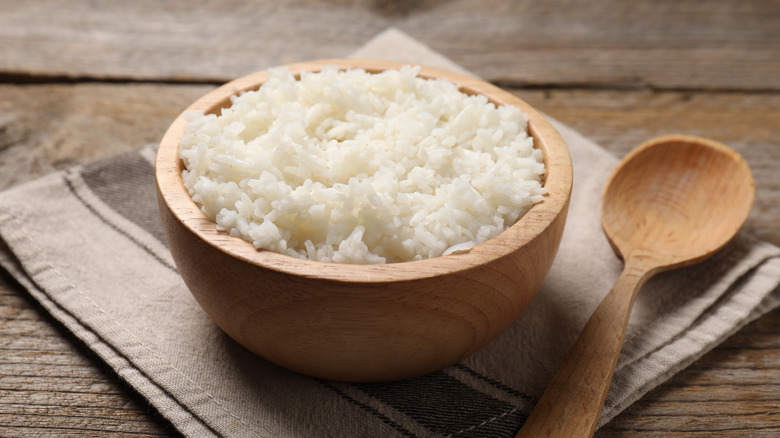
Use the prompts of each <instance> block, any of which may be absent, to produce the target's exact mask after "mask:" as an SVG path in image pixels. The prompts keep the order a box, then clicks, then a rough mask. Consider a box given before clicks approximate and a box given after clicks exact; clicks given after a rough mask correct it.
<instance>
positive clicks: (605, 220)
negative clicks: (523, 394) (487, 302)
mask: <svg viewBox="0 0 780 438" xmlns="http://www.w3.org/2000/svg"><path fill="white" fill-rule="evenodd" d="M754 193H755V188H754V183H753V177H752V175H751V173H750V169H749V168H748V165H747V163H745V160H744V159H742V157H741V156H740V155H739V154H738V153H736V152H734V151H733V150H731V149H729V148H728V147H727V146H725V145H722V144H720V143H717V142H714V141H711V140H707V139H703V138H697V137H690V136H682V135H674V136H665V137H660V138H657V139H654V140H651V141H649V142H647V143H645V144H643V145H641V146H639V147H638V148H636V149H635V150H634V151H632V152H631V153H630V154H628V155H627V156H626V157H625V158H624V159H623V160H622V161H621V162H620V164H619V165H618V166H617V167H616V168H615V170H614V171H613V172H612V174H611V175H610V177H609V179H608V180H607V184H606V187H605V190H604V193H603V195H602V209H601V218H602V227H603V228H604V233H605V234H606V236H607V239H608V240H609V242H610V245H612V248H613V250H614V251H615V254H617V256H618V257H620V258H621V260H623V263H624V265H625V267H624V269H623V272H622V273H621V275H620V277H619V278H618V279H617V282H616V283H615V286H614V287H613V288H612V290H611V291H610V292H609V293H608V294H607V295H606V297H605V298H604V300H603V301H602V302H601V304H599V306H598V308H596V310H595V312H593V315H592V316H591V317H590V319H589V320H588V322H587V324H585V327H584V328H583V330H582V333H580V335H579V337H578V338H577V340H576V342H575V343H574V346H573V347H572V349H571V351H569V355H568V356H567V357H566V359H565V360H564V362H563V364H562V365H561V367H560V368H559V369H558V372H557V373H556V374H555V376H554V377H553V379H552V381H551V382H550V385H549V386H548V387H547V390H546V391H545V392H544V394H542V397H541V398H540V399H539V402H538V403H537V404H536V407H535V408H534V410H533V412H531V415H530V416H529V417H528V420H526V422H525V424H524V425H523V428H522V429H521V430H520V433H519V434H518V435H517V436H518V437H539V436H544V437H561V438H564V437H575V436H576V437H587V436H593V434H594V432H595V430H596V425H597V424H598V420H599V418H600V416H601V411H602V408H603V406H604V401H605V399H606V397H607V391H608V390H609V385H610V383H611V381H612V375H613V374H614V372H615V366H616V365H617V361H618V358H619V356H620V349H621V347H622V345H623V338H624V336H625V333H626V326H627V325H628V319H629V317H630V315H631V309H632V307H633V304H634V300H635V298H636V295H637V292H638V291H639V289H641V287H642V285H644V284H645V282H646V281H647V280H648V279H649V278H650V277H652V276H653V275H654V274H656V273H658V272H661V271H665V270H669V269H674V268H680V267H683V266H689V265H692V264H695V263H698V262H701V261H703V260H704V259H706V258H707V257H709V256H711V255H712V254H713V253H715V252H716V251H717V250H719V249H720V248H722V247H723V246H724V245H725V244H726V243H728V241H729V240H731V238H732V237H733V236H734V235H735V234H736V233H737V231H739V229H740V228H741V227H742V225H743V224H744V223H745V220H746V219H747V216H748V214H749V213H750V208H751V207H752V205H753V199H754V196H755V194H754Z"/></svg>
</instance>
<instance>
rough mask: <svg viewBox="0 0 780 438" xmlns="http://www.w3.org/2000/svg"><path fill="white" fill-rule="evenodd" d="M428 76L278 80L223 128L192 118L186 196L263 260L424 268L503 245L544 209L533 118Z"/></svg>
mask: <svg viewBox="0 0 780 438" xmlns="http://www.w3.org/2000/svg"><path fill="white" fill-rule="evenodd" d="M418 72H419V69H418V68H412V67H404V68H402V69H401V70H400V71H386V72H384V73H381V74H369V73H366V72H365V71H363V70H348V71H338V70H337V69H336V67H332V68H330V67H329V68H326V69H324V70H323V71H322V72H320V73H307V72H304V73H302V74H301V77H300V80H296V79H295V77H293V75H292V74H291V73H290V72H289V71H288V70H287V69H286V68H277V69H273V70H271V72H270V78H269V79H268V80H267V81H266V82H265V83H264V84H263V85H262V86H261V87H260V89H259V90H257V91H250V92H247V93H243V94H242V95H240V96H238V97H234V98H233V104H232V106H231V107H230V108H226V109H223V110H222V113H221V115H220V116H217V115H214V114H209V115H203V114H191V115H189V118H188V121H189V123H188V124H187V126H186V133H185V135H184V136H183V137H182V140H181V144H180V150H179V154H180V157H181V158H182V160H183V162H184V164H185V166H186V170H184V171H183V172H182V177H183V179H184V185H185V186H186V187H187V189H188V190H189V193H190V195H191V196H192V199H193V200H194V201H195V202H196V203H197V204H198V205H199V206H200V207H201V209H202V210H203V212H204V213H205V214H206V215H207V216H208V217H209V218H211V219H212V220H214V221H215V222H216V223H217V226H218V228H219V229H221V230H224V231H227V232H229V233H230V234H231V235H234V236H240V237H242V238H244V239H246V240H247V241H250V242H252V244H254V246H255V247H256V248H260V249H266V250H269V251H276V252H280V253H283V254H288V255H291V256H295V257H301V258H307V259H312V260H320V261H328V262H337V263H385V262H399V261H409V260H419V259H424V258H430V257H436V256H440V255H442V254H449V253H452V252H456V251H460V250H466V249H468V248H470V247H472V246H474V245H476V244H478V243H481V242H484V241H486V240H488V239H490V238H491V237H494V236H496V235H497V234H499V233H500V232H502V231H503V230H504V229H506V228H507V227H508V226H510V225H512V224H513V223H515V222H516V221H517V219H518V218H519V217H521V216H522V215H523V214H524V213H525V212H526V211H527V210H528V209H529V208H530V207H531V205H532V204H534V203H536V202H539V201H541V200H542V197H543V194H544V193H545V189H544V188H543V187H542V186H541V176H542V175H543V174H544V172H545V169H544V164H543V163H542V153H541V151H540V150H538V149H535V148H534V147H533V139H532V138H531V137H529V136H528V134H527V129H526V128H527V120H528V119H527V116H526V115H525V114H523V113H522V112H521V111H520V110H519V109H517V108H515V107H511V106H501V107H496V106H495V105H494V104H492V103H490V102H488V100H487V99H486V98H485V97H484V96H468V95H466V94H464V93H461V92H460V91H458V89H457V88H456V86H455V85H453V84H452V83H451V82H449V81H446V80H427V79H422V78H419V77H417V73H418Z"/></svg>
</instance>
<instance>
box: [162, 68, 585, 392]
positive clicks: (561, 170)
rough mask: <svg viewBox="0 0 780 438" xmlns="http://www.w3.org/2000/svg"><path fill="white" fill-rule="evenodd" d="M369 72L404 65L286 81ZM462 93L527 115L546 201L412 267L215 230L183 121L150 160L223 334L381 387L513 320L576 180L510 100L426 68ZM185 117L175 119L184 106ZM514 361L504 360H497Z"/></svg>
mask: <svg viewBox="0 0 780 438" xmlns="http://www.w3.org/2000/svg"><path fill="white" fill-rule="evenodd" d="M333 64H337V65H339V66H340V67H341V68H344V69H346V68H363V69H365V70H366V71H368V72H371V73H376V72H380V71H383V70H388V69H399V68H401V66H402V65H403V64H399V63H393V62H386V61H367V60H325V61H316V62H307V63H301V64H294V65H290V66H289V68H290V70H291V71H292V72H293V74H298V73H299V72H300V71H301V70H306V71H319V70H320V69H321V68H322V67H323V66H325V65H333ZM420 76H421V77H425V78H439V77H444V78H447V79H449V80H450V81H452V82H454V83H455V84H457V85H458V86H459V87H460V89H461V91H463V92H465V93H467V94H482V95H485V96H486V97H488V98H489V100H491V101H492V102H494V103H495V104H497V105H514V106H517V107H519V108H520V109H521V110H522V111H523V112H524V113H526V114H527V115H528V117H529V128H528V129H529V132H530V135H532V136H533V138H534V144H535V146H536V147H538V148H540V149H541V150H542V151H543V153H544V161H545V164H546V166H547V174H546V176H545V181H544V185H545V187H546V188H547V189H548V191H549V194H547V195H546V196H545V198H544V201H542V202H541V203H539V204H537V205H535V206H533V208H531V210H530V211H529V212H528V213H527V214H526V215H525V216H523V217H522V218H521V219H520V220H519V221H518V222H517V223H516V224H514V225H512V226H511V227H509V228H508V229H507V230H505V231H504V232H503V233H501V234H499V235H498V236H496V237H494V238H493V239H491V240H489V241H487V242H484V243H482V244H480V245H477V246H475V247H474V248H472V249H471V250H469V251H467V252H464V253H458V254H451V255H447V256H441V257H437V258H431V259H426V260H420V261H413V262H403V263H391V264H384V265H349V264H334V263H324V262H318V261H310V260H301V259H297V258H293V257H290V256H286V255H282V254H278V253H275V252H270V251H263V250H257V249H255V248H254V246H252V244H250V243H248V242H246V241H244V240H242V239H240V238H237V237H231V236H229V235H228V234H226V233H225V232H220V231H217V229H216V226H215V223H214V222H212V221H211V220H209V219H208V218H207V217H206V216H205V215H204V214H203V213H202V212H201V210H200V209H199V208H198V206H197V205H196V204H195V203H194V202H193V201H192V199H191V198H190V195H189V194H188V192H187V190H186V188H185V187H184V185H183V183H182V179H181V172H182V169H183V164H182V162H181V160H180V159H179V158H178V148H179V140H180V138H181V136H182V134H183V133H184V125H185V124H186V121H185V120H184V118H183V117H182V116H179V117H178V118H177V119H176V120H175V121H174V122H173V124H172V125H171V127H170V128H169V129H168V131H167V132H166V134H165V136H164V137H163V139H162V141H161V143H160V147H159V151H158V153H157V159H156V166H155V167H156V170H155V172H156V177H157V190H158V199H159V204H160V214H161V216H162V222H163V225H164V228H165V232H166V234H167V238H168V245H169V247H170V250H171V253H172V255H173V258H174V260H175V261H176V266H177V267H178V270H179V273H180V274H181V276H182V278H183V279H184V281H185V283H186V284H187V286H188V287H189V289H190V291H191V292H192V294H193V295H194V296H195V298H196V299H197V301H198V302H199V303H200V305H201V306H202V307H203V309H204V310H205V311H206V313H208V315H209V316H210V317H211V318H212V319H213V320H214V321H215V322H216V324H217V325H218V326H219V327H221V328H222V330H224V331H225V332H226V333H227V334H228V335H230V336H231V337H232V338H233V339H235V340H236V341H238V342H239V343H240V344H242V345H243V346H245V347H246V348H248V349H249V350H251V351H253V352H255V353H256V354H258V355H260V356H261V357H263V358H265V359H267V360H270V361H272V362H274V363H276V364H278V365H281V366H283V367H286V368H288V369H291V370H294V371H297V372H300V373H303V374H306V375H310V376H315V377H320V378H326V379H334V380H342V381H383V380H394V379H401V378H407V377H412V376H417V375H421V374H425V373H428V372H431V371H434V370H437V369H440V368H444V367H446V366H448V365H451V364H454V363H456V362H457V361H459V360H461V359H463V358H464V357H466V356H468V355H470V354H471V353H473V352H475V351H476V350H478V349H479V348H480V347H482V346H484V345H486V344H487V343H488V342H490V341H491V340H492V339H494V338H495V337H496V336H498V335H499V334H500V333H501V332H502V331H504V330H505V329H506V328H507V327H509V325H510V324H512V322H513V321H514V320H515V319H516V318H517V317H518V315H519V314H520V312H521V311H522V310H523V309H524V308H525V307H526V305H527V304H528V302H529V301H531V299H532V298H533V297H534V295H535V294H536V292H537V291H538V290H539V288H540V287H541V284H542V281H543V280H544V278H545V276H546V275H547V273H548V271H549V269H550V265H551V264H552V262H553V258H554V257H555V254H556V252H557V250H558V245H559V243H560V240H561V235H562V233H563V228H564V223H565V221H566V212H567V209H568V204H569V197H570V193H571V186H572V165H571V159H570V156H569V152H568V150H567V148H566V145H565V144H564V142H563V140H562V139H561V137H560V136H559V135H558V133H557V132H556V131H555V129H554V128H553V127H552V126H551V125H550V123H549V122H548V121H547V120H546V119H545V118H544V117H543V116H542V115H541V114H539V113H538V112H537V111H536V110H534V109H533V108H532V107H530V106H529V105H528V104H527V103H525V102H523V101H522V100H520V99H518V98H517V97H515V96H513V95H511V94H510V93H507V92H505V91H502V90H501V89H499V88H497V87H495V86H493V85H490V84H488V83H485V82H482V81H479V80H476V79H474V78H471V77H468V76H463V75H460V74H455V73H451V72H447V71H443V70H439V69H434V68H428V67H422V70H421V71H420ZM267 78H268V74H267V73H266V72H265V71H263V72H258V73H254V74H250V75H248V76H245V77H242V78H239V79H236V80H234V81H232V82H229V83H227V84H225V85H223V86H222V87H219V88H218V89H216V90H214V91H212V92H210V93H208V94H206V95H205V96H203V97H201V98H200V99H198V100H197V101H196V102H195V103H193V104H192V105H191V106H190V107H189V108H187V110H186V111H192V110H202V111H204V112H205V113H218V112H219V111H220V109H221V108H223V107H227V106H229V105H230V96H231V95H234V94H237V93H240V92H242V91H246V90H253V89H257V88H258V87H259V86H260V84H262V83H263V81H265V80H266V79H267ZM186 111H185V112H186ZM507 353H511V352H507Z"/></svg>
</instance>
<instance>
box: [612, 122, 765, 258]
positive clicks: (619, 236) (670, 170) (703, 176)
mask: <svg viewBox="0 0 780 438" xmlns="http://www.w3.org/2000/svg"><path fill="white" fill-rule="evenodd" d="M753 198H754V187H753V178H752V177H751V174H750V169H749V168H748V165H747V163H745V160H743V159H742V157H741V156H740V155H739V154H738V153H736V152H734V151H733V150H732V149H730V148H728V147H726V146H724V145H722V144H720V143H717V142H714V141H710V140H706V139H703V138H696V137H689V136H680V135H677V136H666V137H660V138H657V139H655V140H652V141H649V142H647V143H645V144H643V145H642V146H640V147H639V148H637V149H635V150H634V151H633V152H631V153H630V154H629V155H628V156H626V158H625V159H624V161H623V163H622V164H621V165H620V166H619V167H618V168H617V169H616V170H615V171H614V172H613V173H612V175H611V177H610V179H609V180H608V181H607V184H606V189H605V191H604V195H603V197H602V207H601V217H602V226H603V228H604V232H605V234H606V236H607V239H609V242H610V244H611V245H612V248H613V249H614V250H615V253H616V254H617V255H618V256H619V257H620V258H621V259H622V260H624V261H625V260H626V256H627V255H629V254H630V253H631V252H632V251H635V250H640V249H641V250H644V251H648V252H652V253H654V254H658V255H664V256H665V264H664V266H665V267H666V268H668V269H672V268H679V267H682V266H688V265H692V264H695V263H698V262H700V261H702V260H704V259H705V258H707V257H709V256H710V255H711V254H712V253H714V252H715V251H717V250H718V249H720V248H721V247H722V246H723V245H725V244H726V243H727V242H728V241H729V240H730V239H731V237H732V236H734V234H736V232H737V231H738V230H739V228H740V227H741V226H742V224H744V222H745V220H746V219H747V215H748V212H749V211H750V207H751V206H752V204H753Z"/></svg>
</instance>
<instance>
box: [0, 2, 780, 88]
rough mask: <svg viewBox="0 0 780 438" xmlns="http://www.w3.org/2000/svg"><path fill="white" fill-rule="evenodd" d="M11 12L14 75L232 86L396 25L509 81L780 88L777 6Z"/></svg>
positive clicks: (1, 33) (417, 5)
mask: <svg viewBox="0 0 780 438" xmlns="http://www.w3.org/2000/svg"><path fill="white" fill-rule="evenodd" d="M0 11H3V13H2V14H0V59H1V60H2V63H1V65H0V74H2V75H5V76H6V77H11V78H20V77H21V78H27V79H35V78H39V79H40V78H55V79H62V78H71V79H85V78H86V79H109V80H152V81H166V82H168V81H195V82H202V81H216V82H225V81H227V80H230V79H232V78H235V77H239V76H242V75H245V74H248V73H251V72H253V71H257V70H261V69H263V68H266V67H269V66H273V65H279V64H287V63H291V62H296V61H305V60H311V59H319V58H331V57H334V56H346V55H347V54H349V53H351V52H352V51H353V50H354V49H356V48H358V47H359V46H360V45H362V44H363V43H364V42H365V41H367V40H368V39H369V38H371V37H373V36H374V35H375V34H376V33H378V32H379V31H381V30H383V29H385V28H387V27H390V26H395V27H398V28H400V29H401V30H403V31H405V32H407V33H409V34H410V35H411V36H413V37H415V38H417V39H419V40H420V41H422V42H424V43H426V44H428V45H429V46H431V47H432V48H433V49H434V50H437V51H439V52H441V53H444V54H446V55H447V56H449V57H450V58H452V59H453V60H455V61H456V62H458V63H459V64H461V65H462V66H463V67H465V68H466V69H468V70H470V71H473V72H475V73H477V74H479V75H480V76H482V77H484V78H486V79H488V80H490V81H493V82H502V83H504V84H505V85H506V84H512V85H515V86H518V85H533V86H568V87H572V86H586V87H605V86H606V87H613V86H620V87H624V88H648V87H649V88H653V89H732V90H779V89H780V76H779V75H777V72H778V71H780V57H778V56H777V53H778V50H780V26H778V25H777V23H778V22H780V3H778V2H777V1H774V0H769V1H741V0H721V1H718V2H707V1H685V2H679V1H674V0H660V1H659V0H639V1H632V2H618V1H598V2H575V1H571V0H551V1H545V2H541V1H514V2H511V1H503V0H490V1H470V0H454V1H442V0H427V1H425V0H422V1H411V0H408V1H391V0H358V1H345V0H330V1H324V2H321V1H313V0H308V1H303V0H297V1H289V2H269V1H264V2H242V1H239V0H222V1H215V2H197V3H192V2H185V3H180V2H168V3H166V4H165V5H161V4H159V3H158V2H154V1H151V0H144V1H136V2H122V1H119V0H113V1H100V2H92V1H87V0H79V1H72V2H69V3H68V7H67V8H63V7H61V6H60V3H59V2H57V1H56V0H36V1H25V2H19V1H14V0H3V1H2V2H0Z"/></svg>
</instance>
